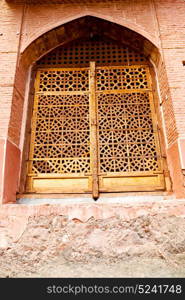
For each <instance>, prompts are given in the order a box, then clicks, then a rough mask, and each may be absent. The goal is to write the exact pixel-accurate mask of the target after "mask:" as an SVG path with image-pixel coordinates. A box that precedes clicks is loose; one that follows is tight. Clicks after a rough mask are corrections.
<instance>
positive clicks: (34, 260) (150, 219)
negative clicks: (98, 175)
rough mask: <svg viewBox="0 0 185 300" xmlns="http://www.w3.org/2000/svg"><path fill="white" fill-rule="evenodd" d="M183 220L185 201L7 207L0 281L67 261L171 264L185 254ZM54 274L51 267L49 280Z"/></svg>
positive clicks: (0, 218)
mask: <svg viewBox="0 0 185 300" xmlns="http://www.w3.org/2000/svg"><path fill="white" fill-rule="evenodd" d="M184 217H185V203H184V201H170V202H168V201H166V203H165V201H163V202H158V203H157V202H156V203H155V202H153V203H151V202H150V203H149V202H147V203H139V204H138V203H135V205H134V207H133V206H132V205H129V204H99V205H98V204H90V205H87V204H73V205H70V204H69V205H59V204H58V205H39V206H29V205H28V206H26V205H16V204H15V205H6V206H3V208H2V209H1V210H0V265H1V270H0V277H5V276H9V277H20V276H23V277H24V276H31V275H32V274H34V272H38V269H39V268H41V267H42V266H43V265H44V264H46V263H50V262H52V260H53V259H57V260H58V263H57V264H58V266H59V265H60V264H64V263H65V261H67V262H68V263H69V262H74V263H75V262H81V263H90V262H93V263H95V264H98V263H99V262H100V263H101V262H102V261H105V262H108V263H109V264H110V263H112V262H119V261H124V260H125V261H127V260H128V259H132V258H134V257H137V258H151V257H153V258H158V257H160V258H163V259H167V261H169V262H170V259H171V257H173V260H174V258H175V255H182V257H183V255H184V253H185V244H184V239H185V230H184V228H185V219H184ZM173 260H172V263H173ZM51 266H52V264H51V263H50V268H52V267H51ZM62 267H63V266H62ZM176 267H177V266H176ZM55 268H56V269H57V266H55ZM38 273H39V272H38ZM55 273H56V272H55V270H53V271H52V269H51V272H50V276H53V275H54V274H55ZM79 275H80V274H79Z"/></svg>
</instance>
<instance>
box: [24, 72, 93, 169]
mask: <svg viewBox="0 0 185 300" xmlns="http://www.w3.org/2000/svg"><path fill="white" fill-rule="evenodd" d="M68 75H69V76H68ZM85 76H86V77H85ZM88 76H89V74H88V70H83V71H82V70H79V71H76V70H75V71H73V72H72V71H68V72H67V71H65V72H64V71H62V70H60V71H56V70H55V71H54V70H53V71H40V80H39V83H40V85H39V93H38V95H37V97H36V101H35V103H34V104H35V106H34V112H33V120H32V142H31V144H32V151H31V153H30V160H31V161H32V163H31V168H30V173H32V174H38V173H41V174H44V173H46V174H48V173H55V174H66V173H85V172H89V171H90V127H89V126H90V122H89V95H88V93H86V92H83V93H82V94H79V92H81V91H82V90H84V89H87V91H88V85H86V82H87V84H88ZM73 77H74V80H73ZM58 78H60V79H58ZM67 78H68V79H69V82H68V86H67V80H68V79H67ZM79 78H80V79H79ZM59 81H60V83H59ZM65 84H66V86H65ZM74 84H75V87H76V88H75V87H74ZM54 86H55V87H54ZM59 86H60V91H61V92H60V93H59V94H58V95H56V94H54V93H55V91H56V89H58V87H59ZM71 88H73V93H74V90H77V92H76V94H70V91H69V92H68V94H67V95H65V94H63V92H64V91H65V90H69V89H71ZM54 89H55V91H53V90H54ZM40 91H41V93H40ZM57 91H58V90H57ZM50 92H52V94H50Z"/></svg>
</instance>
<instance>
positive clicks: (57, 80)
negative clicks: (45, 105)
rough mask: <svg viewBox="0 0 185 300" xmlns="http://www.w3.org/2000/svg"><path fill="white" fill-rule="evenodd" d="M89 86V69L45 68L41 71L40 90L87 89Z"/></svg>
mask: <svg viewBox="0 0 185 300" xmlns="http://www.w3.org/2000/svg"><path fill="white" fill-rule="evenodd" d="M88 88H89V78H88V70H80V71H78V70H70V71H68V72H66V71H65V70H60V71H59V70H43V71H41V72H40V84H39V91H40V92H59V91H63V92H65V91H86V90H88Z"/></svg>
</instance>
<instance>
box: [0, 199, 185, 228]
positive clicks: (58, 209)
mask: <svg viewBox="0 0 185 300" xmlns="http://www.w3.org/2000/svg"><path fill="white" fill-rule="evenodd" d="M76 200H77V199H75V203H74V202H73V203H72V202H71V203H70V202H68V203H67V201H69V200H66V199H65V202H64V203H60V204H56V203H52V204H48V203H45V204H41V203H38V204H29V205H27V204H5V205H1V207H0V220H2V219H3V218H7V217H15V219H17V218H26V219H27V218H29V217H34V216H51V215H53V216H57V215H62V216H67V217H68V218H69V219H78V220H80V221H81V222H87V221H88V220H89V219H90V218H95V219H97V220H98V219H107V218H111V217H114V216H118V217H120V218H123V219H132V218H136V217H139V216H142V215H156V214H159V213H160V214H161V213H164V214H168V215H175V216H185V199H183V200H173V199H172V200H160V199H158V201H154V200H153V201H151V200H150V201H148V200H146V201H143V200H142V201H141V199H139V200H138V199H136V200H135V202H134V205H133V200H132V202H131V201H129V202H128V201H127V202H122V203H118V202H117V203H113V202H112V203H110V202H109V203H105V202H103V201H102V203H101V202H91V201H89V199H88V201H86V200H85V199H83V202H77V201H76ZM127 200H128V199H127ZM55 201H56V200H55ZM106 201H107V199H106ZM0 222H1V221H0Z"/></svg>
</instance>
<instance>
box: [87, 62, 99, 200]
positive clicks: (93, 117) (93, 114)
mask: <svg viewBox="0 0 185 300" xmlns="http://www.w3.org/2000/svg"><path fill="white" fill-rule="evenodd" d="M95 68H96V65H95V62H90V72H89V90H90V126H91V129H90V130H91V136H90V143H91V154H90V155H91V171H92V196H93V199H95V200H96V199H98V197H99V180H98V140H97V107H96V85H95Z"/></svg>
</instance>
